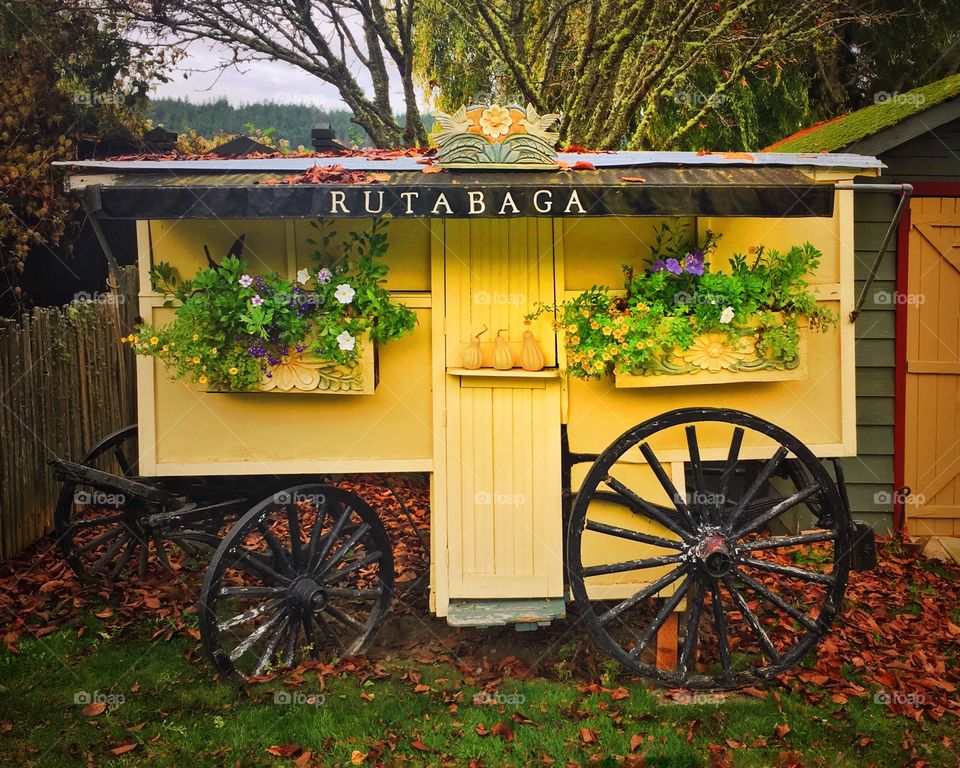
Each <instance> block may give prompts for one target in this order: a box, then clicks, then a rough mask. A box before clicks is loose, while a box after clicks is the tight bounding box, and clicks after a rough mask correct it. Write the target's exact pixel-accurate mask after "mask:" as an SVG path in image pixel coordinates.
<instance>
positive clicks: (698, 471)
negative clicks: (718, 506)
mask: <svg viewBox="0 0 960 768" xmlns="http://www.w3.org/2000/svg"><path fill="white" fill-rule="evenodd" d="M684 431H685V432H686V433H687V451H688V453H689V454H690V471H691V472H692V473H693V491H694V493H695V494H697V495H698V496H699V497H700V499H701V500H702V501H700V502H698V503H697V504H696V505H695V506H696V508H697V509H699V510H700V511H701V512H703V513H705V512H706V509H707V505H706V495H707V486H706V483H705V482H704V481H703V462H702V461H701V460H700V444H699V443H698V442H697V428H696V426H694V425H693V424H690V425H688V426H687V427H686V429H685V430H684ZM687 495H688V497H689V494H687Z"/></svg>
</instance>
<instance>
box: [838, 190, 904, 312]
mask: <svg viewBox="0 0 960 768" xmlns="http://www.w3.org/2000/svg"><path fill="white" fill-rule="evenodd" d="M836 189H838V190H842V191H847V190H852V191H854V192H882V193H888V192H889V193H891V194H899V195H900V202H899V203H898V204H897V210H896V211H895V212H894V214H893V218H892V219H891V220H890V226H889V227H887V231H886V233H885V234H884V236H883V240H881V241H880V248H879V250H878V251H877V258H876V259H875V260H874V262H873V266H872V267H871V268H870V272H869V273H868V274H867V281H866V282H865V283H864V284H863V289H862V290H861V291H860V298H858V299H857V303H856V305H855V306H854V308H853V311H852V312H851V313H850V322H851V323H853V322H856V320H857V318H858V317H860V312H861V311H862V310H863V305H864V304H865V303H866V301H867V293H868V292H869V290H870V287H871V286H872V285H873V281H874V279H875V278H876V276H877V271H878V270H879V269H880V262H881V261H883V257H884V255H885V254H886V252H887V248H888V247H889V245H890V241H891V240H892V239H893V233H894V232H896V230H897V225H898V224H899V223H900V218H901V217H902V216H903V212H904V211H905V210H906V208H907V203H909V202H910V197H911V195H913V185H912V184H854V183H847V182H844V183H842V184H837V185H836Z"/></svg>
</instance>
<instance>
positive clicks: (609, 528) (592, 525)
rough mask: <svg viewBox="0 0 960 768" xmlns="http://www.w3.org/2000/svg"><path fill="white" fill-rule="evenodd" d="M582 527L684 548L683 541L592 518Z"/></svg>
mask: <svg viewBox="0 0 960 768" xmlns="http://www.w3.org/2000/svg"><path fill="white" fill-rule="evenodd" d="M584 528H585V529H586V530H588V531H595V532H596V533H605V534H607V535H608V536H616V537H617V538H618V539H627V540H628V541H638V542H640V543H641V544H652V545H653V546H655V547H662V548H663V549H680V550H682V549H683V548H684V546H683V542H681V541H674V540H672V539H664V538H663V537H661V536H651V535H650V534H649V533H641V532H640V531H629V530H627V529H626V528H618V527H616V526H614V525H607V524H606V523H598V522H595V521H593V520H587V524H586V525H585V526H584Z"/></svg>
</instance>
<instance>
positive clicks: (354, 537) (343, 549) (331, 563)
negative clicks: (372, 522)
mask: <svg viewBox="0 0 960 768" xmlns="http://www.w3.org/2000/svg"><path fill="white" fill-rule="evenodd" d="M369 530H370V526H369V525H367V524H366V523H363V524H362V525H358V526H357V529H356V530H355V531H354V532H353V533H352V534H351V535H350V537H349V538H348V539H347V540H346V541H344V542H343V544H341V545H340V548H339V549H338V550H337V551H336V552H335V553H334V555H333V557H331V558H330V559H329V560H327V561H326V562H325V563H324V562H321V563H318V568H319V566H320V565H322V566H323V567H322V568H319V570H317V572H316V573H317V576H323V575H324V574H325V573H327V572H329V571H330V570H331V569H332V568H336V566H337V564H338V563H339V562H340V561H341V560H343V558H344V557H346V556H347V555H348V554H349V553H350V552H351V551H352V550H353V548H354V547H355V546H356V545H357V542H358V541H360V539H361V538H363V537H364V536H365V535H366V533H367V531H369Z"/></svg>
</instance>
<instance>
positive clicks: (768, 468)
mask: <svg viewBox="0 0 960 768" xmlns="http://www.w3.org/2000/svg"><path fill="white" fill-rule="evenodd" d="M787 453H789V451H787V449H786V448H784V447H783V446H782V445H781V446H780V447H779V448H777V452H776V453H774V454H773V456H771V457H770V459H769V460H768V461H767V463H766V464H764V465H763V469H761V470H760V473H759V474H758V475H757V477H756V479H754V481H753V483H752V484H751V485H750V487H749V488H748V489H747V492H746V493H745V494H743V497H742V498H741V499H740V501H739V502H738V503H737V506H736V508H735V509H734V510H733V514H732V515H731V516H730V520H729V522H728V523H727V524H726V526H725V528H726V529H727V530H728V531H729V530H731V529H732V528H733V527H734V526H735V525H736V524H737V522H738V521H739V519H740V516H741V515H742V514H743V512H744V510H745V509H746V507H747V505H748V504H749V503H750V502H751V501H753V497H754V496H756V495H757V493H759V491H760V489H761V488H762V487H763V486H764V485H766V483H767V481H768V480H769V479H770V477H771V476H772V475H773V473H774V472H776V471H777V467H779V466H780V462H781V461H783V459H784V457H785V456H786V455H787Z"/></svg>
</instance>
